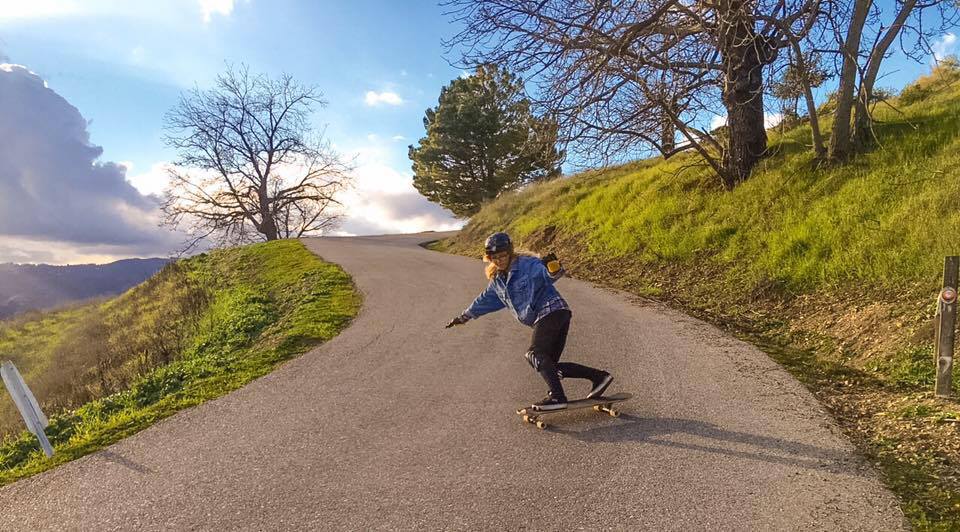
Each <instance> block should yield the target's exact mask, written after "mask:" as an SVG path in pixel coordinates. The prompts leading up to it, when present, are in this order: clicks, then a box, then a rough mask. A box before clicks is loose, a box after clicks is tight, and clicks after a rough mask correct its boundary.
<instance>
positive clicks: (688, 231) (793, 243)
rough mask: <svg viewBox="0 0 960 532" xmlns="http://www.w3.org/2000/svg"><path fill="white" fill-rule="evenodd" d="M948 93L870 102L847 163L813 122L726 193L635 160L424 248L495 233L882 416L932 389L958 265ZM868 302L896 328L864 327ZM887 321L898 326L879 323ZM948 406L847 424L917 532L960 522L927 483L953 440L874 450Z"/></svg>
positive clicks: (954, 499)
mask: <svg viewBox="0 0 960 532" xmlns="http://www.w3.org/2000/svg"><path fill="white" fill-rule="evenodd" d="M957 81H960V65H953V66H952V67H950V68H946V69H941V70H939V71H937V72H935V73H934V74H932V75H930V76H927V77H925V78H921V79H920V80H917V81H916V82H915V83H914V84H912V85H911V86H910V87H907V88H906V89H905V90H904V93H903V94H904V97H903V98H902V99H901V100H894V101H893V102H891V105H886V104H878V107H877V109H876V111H875V116H876V118H877V123H876V127H875V131H876V133H877V142H876V144H875V146H873V147H872V148H871V149H870V150H868V151H866V152H864V153H862V154H860V155H858V156H856V157H855V158H853V159H852V160H850V161H847V162H845V163H843V164H825V163H823V162H821V161H817V160H815V157H814V155H813V153H812V150H811V149H810V148H809V144H810V129H809V126H806V125H801V126H799V127H795V128H793V129H791V130H787V131H770V132H768V135H769V138H770V143H769V147H770V155H769V156H768V157H766V158H765V159H764V160H763V161H762V162H761V163H760V164H759V165H758V166H757V167H756V169H755V170H754V172H753V174H752V175H751V177H750V178H749V179H748V180H747V181H746V182H744V183H742V184H741V185H739V186H738V187H737V188H736V189H734V190H733V191H732V192H726V191H723V190H722V189H721V187H720V186H719V183H718V181H717V178H715V177H714V176H713V175H712V174H711V173H710V172H709V170H708V169H706V168H705V167H704V165H702V164H698V158H697V156H696V155H695V154H692V153H686V154H681V155H679V156H675V157H673V158H671V159H669V160H666V161H665V160H663V159H662V158H655V159H649V160H644V161H637V162H633V163H630V164H626V165H622V166H619V167H615V168H604V169H599V170H593V171H589V172H584V173H581V174H578V175H574V176H570V177H568V178H564V179H558V180H554V181H551V182H546V183H540V184H535V185H532V186H529V187H526V188H524V189H523V190H520V191H516V192H511V193H505V194H502V195H501V196H500V197H499V198H497V199H496V200H495V201H492V202H491V203H489V204H487V205H485V206H484V207H483V209H481V210H480V212H479V213H477V214H476V215H475V216H474V217H473V218H471V219H470V221H469V223H468V224H467V225H466V226H465V227H464V229H463V231H461V232H460V233H459V234H458V235H457V236H455V237H454V238H451V239H448V240H446V241H444V242H441V243H438V244H437V245H436V246H434V248H435V249H438V250H442V251H447V252H453V253H461V254H467V255H472V256H479V254H480V250H481V249H482V242H483V239H484V238H485V237H486V236H487V235H489V234H490V233H492V232H495V231H503V230H505V231H507V232H509V233H510V234H511V236H512V237H513V239H514V242H515V244H516V245H517V247H518V248H520V249H523V250H528V251H534V252H541V253H543V252H547V251H555V252H557V253H558V254H559V255H560V257H561V259H562V260H564V262H565V263H566V264H567V265H568V267H569V269H570V271H571V272H573V273H574V274H575V275H579V276H582V277H584V278H587V279H589V280H592V281H598V282H601V283H604V284H609V285H612V286H615V287H617V288H621V289H627V290H630V291H633V292H635V293H639V294H643V295H650V296H653V297H659V298H662V299H665V300H667V301H669V302H671V303H672V304H675V305H676V306H679V307H681V308H682V309H684V310H685V311H687V312H688V313H691V314H694V315H696V316H699V317H701V318H704V319H707V320H709V321H713V322H714V323H718V324H720V325H723V326H727V327H730V328H731V329H732V330H739V331H741V332H742V333H744V334H747V335H748V336H750V338H751V340H753V341H754V342H755V343H759V344H767V345H762V347H763V348H764V349H765V350H766V351H767V352H769V353H771V356H773V357H774V358H775V359H777V360H778V361H779V362H780V363H781V364H783V365H784V366H785V367H786V368H787V369H788V370H790V371H791V373H792V374H793V375H795V376H796V377H797V378H798V379H800V380H801V381H802V382H804V383H805V384H806V385H807V386H809V387H810V388H811V389H812V390H814V391H815V393H817V394H818V395H819V396H820V397H821V398H828V399H829V401H830V404H831V405H841V404H842V405H845V406H846V408H842V409H840V410H837V411H835V414H837V415H838V416H839V417H840V418H848V417H849V414H848V413H849V412H863V411H872V410H873V409H879V410H880V411H883V408H884V406H883V401H885V400H886V398H888V397H891V396H897V394H903V393H907V392H917V391H919V390H926V391H927V393H929V391H930V389H931V386H932V383H933V379H934V364H933V353H932V344H931V341H932V327H929V323H930V320H931V319H932V312H931V311H930V306H931V304H932V302H933V300H934V297H935V295H936V293H937V290H938V288H939V286H940V281H941V275H942V268H943V257H944V256H945V255H956V254H960V179H958V178H957V177H958V174H957V170H956V169H957V168H960V83H957ZM894 107H895V108H896V109H894ZM822 116H823V118H826V120H824V119H821V122H822V125H823V129H824V132H825V134H826V135H828V136H829V134H830V132H831V130H832V124H831V123H830V120H829V116H828V115H822ZM874 302H877V303H878V304H880V305H881V306H882V307H883V308H884V309H887V310H886V311H888V314H889V316H888V315H886V314H876V313H875V314H872V315H871V314H870V313H860V311H861V310H863V309H862V307H863V306H864V305H866V304H869V303H874ZM811 313H812V314H815V315H816V316H815V317H817V318H818V319H819V321H817V320H813V321H811V320H810V319H809V318H810V316H809V314H811ZM830 313H834V314H832V316H831V315H830ZM830 318H832V319H830ZM843 320H846V321H843ZM858 320H861V321H858ZM895 320H898V321H901V322H902V324H901V325H898V326H897V327H899V328H894V327H886V328H885V327H884V325H887V324H889V323H890V322H892V321H895ZM841 321H842V323H843V324H844V325H843V326H842V327H841V328H839V329H836V330H835V331H834V330H831V329H830V327H831V325H832V323H834V322H836V323H841ZM851 324H852V325H851ZM804 327H809V329H804ZM843 327H846V328H843ZM865 329H869V331H866V332H865ZM928 329H929V330H928ZM830 335H836V336H835V337H834V336H830ZM871 336H883V338H876V337H874V338H870V337H871ZM871 342H872V344H873V345H875V346H880V347H876V348H873V349H874V351H871V352H870V353H868V354H864V353H858V352H856V350H855V349H854V347H852V346H859V347H858V348H864V347H863V346H865V345H868V344H871ZM860 407H863V409H862V410H861V409H860ZM955 410H956V408H955V407H950V406H948V407H943V408H941V407H937V409H934V410H930V408H929V407H927V406H922V405H921V406H916V405H914V406H912V407H905V408H903V409H901V410H897V411H892V412H890V411H886V412H885V413H886V414H890V415H892V416H893V418H896V419H900V420H902V421H904V424H901V425H896V424H894V426H887V425H883V424H882V423H879V422H877V421H876V420H875V419H843V420H842V421H843V423H848V424H847V425H844V426H845V427H847V428H848V429H849V430H850V431H851V432H850V433H849V434H851V437H852V438H854V440H855V441H857V442H858V445H860V447H861V449H863V450H864V452H866V453H867V454H871V456H873V458H874V459H875V461H876V462H877V463H878V465H879V466H880V467H881V469H882V470H883V471H884V474H885V478H886V479H887V482H888V484H889V485H890V486H891V487H892V488H893V489H894V490H895V491H896V492H897V493H898V495H899V496H900V497H901V499H902V501H903V508H904V511H905V513H906V514H907V515H908V516H909V518H910V519H911V522H912V523H913V524H914V526H915V527H917V528H918V529H922V530H941V529H950V528H951V527H953V526H955V524H956V523H960V492H958V491H957V490H956V489H955V488H954V487H953V483H954V480H952V478H953V477H955V475H950V476H949V477H950V478H947V477H946V476H941V475H939V474H938V473H936V471H939V470H940V469H942V468H943V467H944V466H942V464H940V463H939V462H938V461H936V460H934V459H933V458H931V457H936V456H938V454H937V453H938V451H939V450H942V449H952V448H953V449H955V448H956V447H955V445H956V444H960V438H958V439H957V441H954V440H950V441H947V442H939V441H937V442H934V441H932V440H927V441H926V442H924V441H920V442H918V443H917V446H918V448H920V449H922V450H923V452H921V453H919V454H917V455H915V456H904V455H901V454H898V453H899V451H898V450H897V449H896V448H894V449H893V450H892V451H890V452H887V451H882V449H881V451H877V450H876V449H877V448H881V447H882V446H879V447H878V445H877V444H876V443H875V441H873V440H874V439H876V438H875V436H876V435H877V434H881V435H884V434H886V435H888V436H890V439H891V440H895V439H896V438H897V437H899V436H900V434H898V433H897V431H900V430H907V431H909V430H910V427H909V422H911V421H914V420H917V419H923V420H925V421H927V422H934V423H936V422H938V421H943V420H949V419H953V417H952V416H954V415H955ZM884 437H886V436H883V437H880V438H879V439H881V440H882V439H883V438H884ZM921 440H922V438H921ZM941 444H942V445H943V446H942V447H940V445H941ZM947 467H949V466H947Z"/></svg>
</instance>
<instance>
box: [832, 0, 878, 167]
mask: <svg viewBox="0 0 960 532" xmlns="http://www.w3.org/2000/svg"><path fill="white" fill-rule="evenodd" d="M871 2H872V0H856V3H855V4H854V7H853V20H851V21H850V27H849V28H848V30H847V37H846V39H845V40H844V42H843V48H842V51H843V66H842V67H841V70H840V87H839V88H838V89H837V110H836V111H835V112H834V115H833V116H834V119H833V135H832V136H831V137H830V158H831V159H833V160H843V159H846V158H847V157H848V156H849V155H850V114H851V111H852V109H853V90H854V88H856V85H857V64H858V60H859V55H860V37H861V36H862V35H863V25H864V23H865V22H866V20H867V13H868V12H869V10H870V4H871Z"/></svg>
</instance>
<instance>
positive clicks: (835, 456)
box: [549, 414, 865, 476]
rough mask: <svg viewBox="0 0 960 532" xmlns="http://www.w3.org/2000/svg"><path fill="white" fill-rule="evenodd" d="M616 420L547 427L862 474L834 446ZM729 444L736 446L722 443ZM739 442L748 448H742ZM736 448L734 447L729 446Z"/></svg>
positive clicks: (688, 424) (593, 439) (680, 422)
mask: <svg viewBox="0 0 960 532" xmlns="http://www.w3.org/2000/svg"><path fill="white" fill-rule="evenodd" d="M618 420H619V421H618V422H614V423H612V424H605V425H602V426H599V427H593V428H587V429H584V430H576V429H573V428H567V427H563V426H558V425H551V426H550V428H549V430H550V431H552V432H554V433H557V434H563V435H565V436H569V437H571V438H576V439H577V440H580V441H582V442H587V443H597V442H637V443H645V444H649V445H660V446H664V447H672V448H676V449H688V450H693V451H700V452H706V453H716V454H721V455H726V456H731V457H735V458H741V459H748V460H759V461H764V462H769V463H774V464H782V465H788V466H794V467H803V468H807V469H815V470H819V471H830V472H832V473H839V474H847V475H854V476H863V475H864V474H865V473H864V472H863V471H860V468H859V467H856V466H858V465H862V464H863V461H862V460H860V459H859V458H858V457H857V456H856V455H855V454H854V453H852V452H844V451H842V450H836V449H824V448H822V447H817V446H813V445H807V444H803V443H798V442H793V441H788V440H783V439H779V438H771V437H768V436H758V435H756V434H750V433H747V432H736V431H730V430H724V429H721V428H719V427H717V426H716V425H714V424H712V423H707V422H704V421H695V420H690V419H677V418H657V417H641V416H634V415H630V414H621V415H620V417H619V418H618ZM669 434H689V435H693V436H696V437H698V438H700V439H703V440H713V441H711V442H706V443H692V442H690V441H689V440H690V438H684V439H685V440H686V441H675V440H671V439H667V438H662V436H665V435H669ZM724 443H732V444H736V445H726V446H725V445H724ZM743 444H746V445H749V446H751V447H752V449H750V450H745V449H742V447H743ZM733 447H738V448H733Z"/></svg>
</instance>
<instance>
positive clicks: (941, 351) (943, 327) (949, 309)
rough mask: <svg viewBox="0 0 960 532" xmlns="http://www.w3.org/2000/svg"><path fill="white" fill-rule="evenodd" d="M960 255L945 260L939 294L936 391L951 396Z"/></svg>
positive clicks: (938, 394) (944, 395)
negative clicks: (941, 287)
mask: <svg viewBox="0 0 960 532" xmlns="http://www.w3.org/2000/svg"><path fill="white" fill-rule="evenodd" d="M958 270H960V257H958V256H950V257H947V258H946V259H944V261H943V289H941V290H940V294H939V295H938V296H937V338H936V342H937V344H936V345H937V354H936V360H935V362H936V364H937V382H936V384H935V385H934V393H935V394H936V395H937V396H938V397H950V395H951V391H952V386H953V343H954V335H955V332H956V327H957V281H958Z"/></svg>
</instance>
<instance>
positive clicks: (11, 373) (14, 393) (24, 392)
mask: <svg viewBox="0 0 960 532" xmlns="http://www.w3.org/2000/svg"><path fill="white" fill-rule="evenodd" d="M0 376H2V377H3V384H4V385H6V387H7V391H8V392H10V396H11V397H12V398H13V402H14V404H16V405H17V410H19V411H20V415H21V416H23V420H24V421H25V422H26V423H27V430H29V431H30V432H32V433H33V435H34V436H36V437H37V439H38V440H40V447H42V448H43V454H45V455H47V458H50V457H51V456H53V446H51V445H50V440H48V439H47V435H46V433H44V432H43V429H44V428H46V426H47V425H49V424H50V422H49V421H47V416H45V415H43V411H42V410H40V405H39V404H38V403H37V399H36V398H35V397H34V396H33V393H31V392H30V388H28V387H27V383H26V382H24V380H23V377H21V376H20V372H19V371H17V367H16V366H14V365H13V362H10V361H9V360H8V361H7V362H4V363H3V364H2V365H0Z"/></svg>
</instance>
